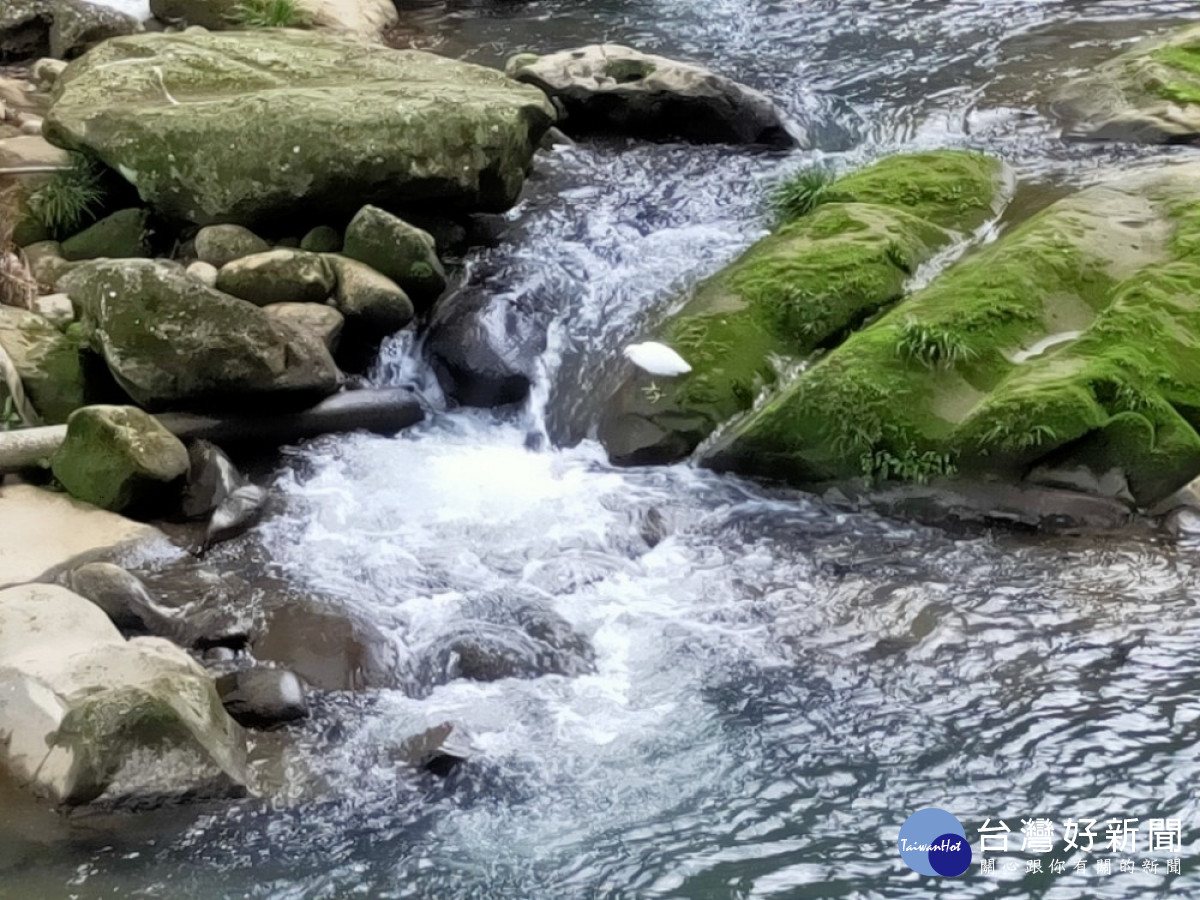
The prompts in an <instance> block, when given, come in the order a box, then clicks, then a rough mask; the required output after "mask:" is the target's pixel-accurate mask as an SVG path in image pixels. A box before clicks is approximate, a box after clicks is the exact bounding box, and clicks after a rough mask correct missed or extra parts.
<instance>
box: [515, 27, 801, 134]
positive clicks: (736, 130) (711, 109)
mask: <svg viewBox="0 0 1200 900" xmlns="http://www.w3.org/2000/svg"><path fill="white" fill-rule="evenodd" d="M506 71H507V72H508V74H509V75H510V76H511V77H513V78H515V79H516V80H517V81H523V82H526V83H528V84H532V85H534V86H535V87H539V88H541V89H542V90H543V91H545V92H546V94H548V95H549V96H550V98H551V99H552V100H554V102H555V103H556V104H558V105H559V106H560V108H561V109H563V110H564V111H565V112H566V120H565V121H563V122H561V123H560V124H561V125H562V128H563V130H565V131H566V132H567V133H569V134H571V135H572V136H576V135H582V134H592V133H608V134H619V135H632V136H634V137H643V138H649V139H651V140H675V139H682V140H685V141H691V142H693V143H702V144H709V143H729V144H764V145H767V146H771V147H794V146H796V144H797V140H796V138H795V136H793V134H792V133H791V131H790V130H789V128H788V125H787V122H786V120H785V119H784V116H783V113H782V112H781V111H780V110H779V109H778V107H776V106H775V104H774V103H772V102H771V101H770V100H769V99H768V98H767V97H766V96H765V95H764V94H761V93H759V92H758V91H756V90H753V89H752V88H748V87H746V86H745V85H741V84H738V83H737V82H735V81H732V80H730V79H728V78H725V77H724V76H722V75H718V74H716V73H715V72H712V71H710V70H709V69H706V68H704V67H703V66H699V65H694V64H691V63H681V62H676V61H675V60H671V59H667V58H665V57H662V56H652V55H650V54H648V53H642V52H640V51H638V50H634V49H632V48H630V47H623V46H621V45H619V44H593V45H591V46H588V47H581V48H578V49H575V50H563V51H562V52H560V53H551V54H548V55H546V56H537V55H535V54H532V53H523V54H521V55H519V56H516V57H513V59H512V60H510V61H509V63H508V66H507V67H506Z"/></svg>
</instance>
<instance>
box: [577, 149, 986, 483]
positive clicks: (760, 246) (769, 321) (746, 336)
mask: <svg viewBox="0 0 1200 900" xmlns="http://www.w3.org/2000/svg"><path fill="white" fill-rule="evenodd" d="M1003 181H1004V169H1003V165H1002V164H1001V163H1000V162H999V161H998V160H995V159H991V158H989V157H986V156H982V155H980V154H976V153H968V152H963V151H939V152H933V153H921V154H911V155H902V156H895V157H890V158H888V159H885V160H883V161H881V162H879V163H876V164H875V165H873V166H870V167H868V168H866V169H864V170H862V171H860V172H856V173H853V174H851V175H848V176H846V177H844V178H842V179H839V180H838V181H837V182H835V183H833V184H832V185H830V187H829V188H828V189H827V190H826V191H824V192H823V194H822V198H823V200H824V201H825V202H823V203H822V204H821V205H819V206H817V207H816V209H815V210H813V211H812V212H811V213H809V214H808V215H805V216H801V217H799V218H797V219H795V220H794V221H791V222H789V223H787V224H785V225H783V226H782V227H781V228H780V229H779V230H778V231H776V232H775V233H774V234H772V235H770V236H768V237H766V238H764V239H762V240H761V241H759V242H758V243H756V244H755V245H754V246H752V247H751V248H750V249H749V250H747V251H746V253H744V254H743V255H742V256H741V257H740V258H739V259H738V260H736V261H735V262H734V263H733V264H732V265H730V266H729V267H727V268H726V269H724V270H723V271H721V272H719V273H718V274H717V275H715V276H713V277H712V278H710V279H708V280H707V281H705V282H704V283H703V284H701V285H700V286H699V287H698V288H697V289H696V291H695V293H694V295H693V297H692V298H691V300H690V301H689V302H688V303H687V304H686V305H685V306H684V307H683V309H682V310H681V311H680V312H679V313H678V314H677V315H676V316H674V317H673V318H672V319H671V320H670V321H669V322H668V323H667V325H666V326H665V327H664V329H663V331H662V335H661V340H663V341H664V342H666V343H668V344H670V345H671V346H673V347H675V348H676V349H677V350H678V351H679V352H680V353H681V354H682V355H683V356H684V358H685V359H687V360H688V362H689V363H690V364H691V365H692V367H693V371H692V373H691V374H689V375H688V376H686V377H684V378H681V379H678V380H676V381H670V382H663V383H662V384H658V385H656V387H658V388H659V389H660V391H661V393H660V394H659V393H655V392H649V393H647V392H643V390H642V388H643V387H644V386H645V385H646V382H645V380H644V379H641V378H634V379H631V380H630V381H627V382H626V383H625V384H624V385H623V387H622V389H621V391H620V392H619V393H618V396H617V397H616V398H615V400H614V401H613V403H612V404H611V405H610V408H609V410H608V414H607V415H606V417H605V421H604V422H603V423H602V426H601V437H602V439H603V440H604V441H605V444H606V446H607V447H608V449H609V452H610V455H611V456H612V457H613V459H614V460H616V461H618V462H634V463H638V462H661V461H667V460H670V459H678V458H680V457H682V456H686V455H687V454H688V453H690V452H691V451H692V450H693V449H694V448H695V447H696V446H697V445H698V444H699V443H700V442H701V441H702V440H703V439H704V438H705V437H707V436H708V435H709V434H710V433H711V432H712V431H713V430H714V429H715V428H716V427H717V426H718V425H719V424H721V423H722V422H724V421H726V420H728V419H729V418H730V417H732V416H734V415H736V414H738V413H741V412H744V411H745V410H747V409H749V408H750V406H751V405H752V404H753V402H754V399H755V398H756V397H757V396H758V395H759V393H760V392H761V391H762V390H763V389H764V387H767V386H769V385H771V384H773V383H774V381H775V379H776V378H777V374H776V373H777V371H778V370H779V369H780V368H781V367H785V366H786V365H787V364H789V363H791V362H795V361H798V360H801V359H803V358H805V357H807V356H808V355H810V354H811V353H812V352H813V351H814V350H817V349H819V348H822V347H826V346H829V345H830V344H832V343H836V341H837V340H839V339H840V338H841V337H842V336H843V335H845V334H846V333H847V332H849V331H851V330H852V329H854V328H857V327H858V326H859V325H860V324H861V323H862V322H863V321H864V320H865V319H867V318H869V317H870V316H872V315H874V314H876V313H878V312H879V311H880V310H882V309H884V308H886V307H887V306H889V305H890V304H893V303H895V302H896V301H897V300H899V299H900V297H901V296H902V295H903V292H904V285H905V283H906V281H907V279H908V278H909V277H910V276H911V275H912V273H913V271H914V270H915V269H916V267H917V266H918V265H920V264H921V263H922V262H924V261H926V260H928V259H929V258H930V257H932V256H933V255H934V254H935V253H936V252H937V251H938V250H940V249H942V248H943V247H945V246H947V245H948V244H949V243H950V242H951V241H953V240H954V238H955V232H964V231H971V230H973V229H975V228H977V227H979V226H980V225H981V224H983V223H984V222H985V221H987V219H988V218H989V217H990V216H992V215H994V213H995V210H996V207H997V205H998V202H999V198H1000V195H1001V194H1002V186H1003ZM951 229H952V230H951Z"/></svg>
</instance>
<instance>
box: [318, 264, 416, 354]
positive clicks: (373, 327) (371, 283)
mask: <svg viewBox="0 0 1200 900" xmlns="http://www.w3.org/2000/svg"><path fill="white" fill-rule="evenodd" d="M326 259H328V261H329V266H330V268H332V269H333V271H334V274H335V275H336V276H337V290H336V292H335V293H334V305H335V306H336V307H337V309H338V311H339V312H340V313H341V314H342V315H343V316H345V317H346V320H347V322H349V323H351V324H352V325H353V326H355V327H356V328H361V329H362V330H363V331H365V332H367V333H369V334H372V335H374V336H376V337H383V336H386V335H389V334H391V333H392V332H395V331H399V330H400V329H401V328H403V327H404V326H405V325H407V324H408V323H409V322H411V321H412V319H413V304H412V301H411V300H409V299H408V295H407V294H406V293H404V291H403V290H401V289H400V286H399V285H398V284H396V282H394V281H392V279H390V278H388V277H387V276H386V275H383V274H381V273H379V272H376V271H375V270H374V269H372V268H371V267H370V266H368V265H366V264H365V263H361V262H358V261H356V260H353V259H348V258H346V257H344V256H337V255H332V254H331V255H330V256H327V257H326Z"/></svg>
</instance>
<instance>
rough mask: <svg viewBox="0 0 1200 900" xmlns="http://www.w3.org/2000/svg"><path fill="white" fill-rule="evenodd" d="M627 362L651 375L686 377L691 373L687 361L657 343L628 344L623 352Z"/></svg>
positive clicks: (665, 346) (664, 345)
mask: <svg viewBox="0 0 1200 900" xmlns="http://www.w3.org/2000/svg"><path fill="white" fill-rule="evenodd" d="M624 355H625V358H626V359H627V360H629V361H630V362H631V363H633V364H634V365H635V366H637V367H638V368H639V369H642V370H644V371H646V372H649V373H650V374H651V375H658V376H662V377H674V376H677V375H686V374H687V373H688V372H690V371H692V367H691V365H689V364H688V361H687V360H686V359H684V358H683V357H682V356H680V355H679V354H678V353H676V352H675V351H674V350H672V349H671V348H670V347H668V346H667V345H666V344H660V343H659V342H658V341H645V342H644V343H641V344H630V345H629V346H628V347H626V348H625V350H624Z"/></svg>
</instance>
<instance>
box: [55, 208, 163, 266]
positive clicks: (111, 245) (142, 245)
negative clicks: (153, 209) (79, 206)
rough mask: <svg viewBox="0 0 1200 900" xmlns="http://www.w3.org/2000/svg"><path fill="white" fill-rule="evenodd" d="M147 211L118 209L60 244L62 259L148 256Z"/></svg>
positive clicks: (148, 215) (148, 216)
mask: <svg viewBox="0 0 1200 900" xmlns="http://www.w3.org/2000/svg"><path fill="white" fill-rule="evenodd" d="M149 218H150V214H149V212H147V211H146V210H144V209H136V208H134V209H122V210H119V211H118V212H115V213H113V214H112V215H110V216H105V217H104V218H103V219H101V220H100V221H99V222H97V223H96V224H94V225H91V226H89V227H88V228H85V229H84V230H83V231H81V232H79V233H78V234H76V235H74V236H72V237H69V238H67V239H66V240H65V241H63V242H62V255H63V258H64V259H68V260H79V259H101V258H108V259H129V258H134V257H144V256H149V255H150V245H149V242H148V239H149V236H150V234H149V228H148V227H147V222H148V220H149Z"/></svg>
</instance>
